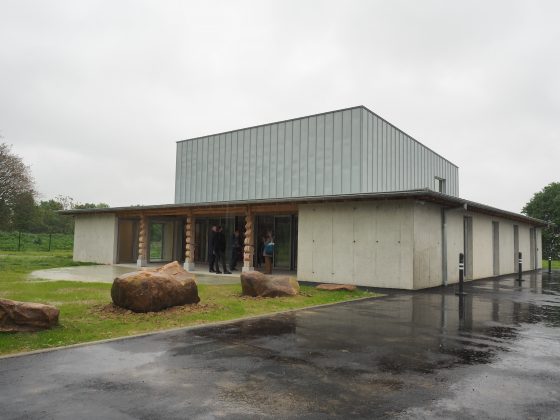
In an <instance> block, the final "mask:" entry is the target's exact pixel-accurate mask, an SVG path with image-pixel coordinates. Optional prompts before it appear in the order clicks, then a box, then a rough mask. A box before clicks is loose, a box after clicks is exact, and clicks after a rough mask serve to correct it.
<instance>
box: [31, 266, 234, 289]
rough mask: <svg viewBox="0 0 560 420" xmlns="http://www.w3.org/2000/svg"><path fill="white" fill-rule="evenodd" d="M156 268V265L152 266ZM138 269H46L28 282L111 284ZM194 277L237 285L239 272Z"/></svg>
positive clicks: (202, 273)
mask: <svg viewBox="0 0 560 420" xmlns="http://www.w3.org/2000/svg"><path fill="white" fill-rule="evenodd" d="M154 267H157V265H154ZM137 270H138V268H137V267H136V266H135V265H133V264H126V265H125V264H118V265H82V266H76V267H60V268H48V269H45V270H36V271H33V272H32V273H30V274H29V279H30V280H37V281H42V280H48V281H59V280H69V281H83V282H100V283H113V280H115V277H117V276H120V275H122V274H125V273H131V272H133V271H137ZM193 272H194V274H195V275H196V281H197V282H198V283H199V284H235V283H239V273H240V272H239V271H236V272H234V273H233V274H214V273H209V272H208V271H207V270H202V269H200V270H196V271H193Z"/></svg>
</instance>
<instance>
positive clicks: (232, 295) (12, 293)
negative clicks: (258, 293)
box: [0, 251, 377, 354]
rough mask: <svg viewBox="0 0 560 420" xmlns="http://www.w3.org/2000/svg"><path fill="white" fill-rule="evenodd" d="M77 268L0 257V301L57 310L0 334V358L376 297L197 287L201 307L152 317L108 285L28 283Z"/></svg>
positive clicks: (53, 260)
mask: <svg viewBox="0 0 560 420" xmlns="http://www.w3.org/2000/svg"><path fill="white" fill-rule="evenodd" d="M73 265H80V264H77V263H74V262H73V261H72V256H71V253H70V252H61V251H58V252H55V253H48V254H46V253H39V252H18V253H10V252H0V298H5V299H13V300H20V301H29V302H41V303H48V304H52V305H55V306H57V307H58V308H59V309H60V325H59V326H58V327H56V328H53V329H51V330H46V331H41V332H36V333H0V354H10V353H17V352H23V351H30V350H37V349H44V348H50V347H59V346H65V345H70V344H77V343H84V342H88V341H95V340H102V339H108V338H116V337H123V336H128V335H134V334H140V333H146V332H150V331H157V330H163V329H169V328H176V327H184V326H189V325H198V324H204V323H209V322H215V321H226V320H231V319H236V318H241V317H247V316H254V315H262V314H266V313H272V312H279V311H285V310H289V309H297V308H304V307H308V306H314V305H321V304H326V303H335V302H341V301H346V300H352V299H357V298H363V297H374V296H377V295H376V294H375V293H371V292H366V291H360V290H358V291H354V292H345V291H337V292H327V291H321V290H317V289H315V288H314V287H310V286H302V287H301V292H300V294H299V295H298V296H296V297H291V298H274V299H263V298H248V297H243V296H241V286H240V285H239V284H236V285H199V295H200V299H201V302H200V304H198V305H186V306H182V307H175V308H170V309H168V310H166V311H162V312H158V313H147V314H136V313H133V312H130V311H124V310H120V309H118V308H115V307H113V306H112V304H111V296H110V290H111V284H107V283H84V282H75V281H28V280H27V275H28V274H29V273H30V272H31V271H34V270H39V269H45V268H54V267H68V266H73Z"/></svg>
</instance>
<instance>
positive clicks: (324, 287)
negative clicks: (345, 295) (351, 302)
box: [316, 283, 356, 292]
mask: <svg viewBox="0 0 560 420" xmlns="http://www.w3.org/2000/svg"><path fill="white" fill-rule="evenodd" d="M316 289H319V290H348V291H349V292H353V291H354V290H356V286H354V285H353V284H331V283H323V284H320V285H318V286H317V287H316Z"/></svg>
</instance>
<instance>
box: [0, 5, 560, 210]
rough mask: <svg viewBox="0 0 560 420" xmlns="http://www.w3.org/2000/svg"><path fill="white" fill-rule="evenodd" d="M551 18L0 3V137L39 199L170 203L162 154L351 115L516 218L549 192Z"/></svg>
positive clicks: (508, 8)
mask: <svg viewBox="0 0 560 420" xmlns="http://www.w3.org/2000/svg"><path fill="white" fill-rule="evenodd" d="M559 22H560V2H558V1H532V0H527V1H488V0H486V1H450V0H441V1H415V0H410V1H395V0H390V1H389V0H386V1H355V0H354V1H318V0H317V1H311V0H309V1H302V0H299V1H285V0H281V1H280V0H278V1H250V2H247V1H211V2H201V1H198V2H187V1H155V0H154V1H136V0H134V1H132V0H131V1H116V0H113V1H95V2H94V1H83V0H81V1H48V2H47V1H39V0H36V1H26V0H13V1H12V0H0V134H1V135H2V136H3V139H2V141H4V142H7V143H9V144H12V145H13V150H14V152H16V153H17V154H19V155H20V156H22V157H23V158H24V160H25V161H26V162H27V163H28V164H30V165H31V169H32V173H33V175H34V177H35V179H36V184H37V189H38V190H39V192H40V194H41V198H42V199H49V198H52V197H54V196H56V195H59V194H61V195H69V196H71V197H73V198H74V199H75V200H77V201H80V202H101V201H102V202H107V203H108V204H110V205H112V206H120V205H131V204H163V203H172V202H173V199H174V195H173V194H174V173H175V141H177V140H181V139H185V138H190V137H195V136H200V135H205V134H212V133H216V132H221V131H224V130H229V129H236V128H242V127H246V126H250V125H255V124H262V123H268V122H273V121H276V120H283V119H287V118H294V117H299V116H304V115H308V114H314V113H318V112H324V111H329V110H334V109H339V108H345V107H349V106H354V105H360V104H362V105H365V106H367V107H368V108H370V109H371V110H373V111H374V112H376V113H377V114H379V115H380V116H382V117H383V118H385V119H387V120H388V121H390V122H392V123H393V124H395V125H396V126H397V127H399V128H401V129H403V130H404V131H406V132H407V133H408V134H410V135H412V136H413V137H415V138H416V139H417V140H419V141H420V142H422V143H424V144H425V145H426V146H428V147H430V148H432V149H433V150H435V151H436V152H438V153H440V154H441V155H443V156H444V157H446V158H447V159H449V160H451V161H452V162H453V163H455V164H456V165H458V166H459V174H460V195H461V197H463V198H467V199H470V200H474V201H478V202H482V203H485V204H489V205H493V206H496V207H499V208H503V209H506V210H511V211H516V212H519V211H520V210H521V208H522V207H523V205H524V204H525V203H526V202H527V201H528V200H529V199H530V198H531V196H532V194H533V193H534V192H536V191H538V190H540V189H542V188H543V187H544V186H545V185H547V184H548V183H550V182H552V181H559V169H558V165H557V163H556V162H558V159H559V158H560V23H559Z"/></svg>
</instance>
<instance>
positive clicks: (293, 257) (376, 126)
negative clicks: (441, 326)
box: [67, 106, 544, 289]
mask: <svg viewBox="0 0 560 420" xmlns="http://www.w3.org/2000/svg"><path fill="white" fill-rule="evenodd" d="M176 164H177V168H176V179H175V203H174V204H169V205H158V206H143V207H124V208H110V209H83V210H73V211H70V212H67V213H68V214H72V215H74V217H75V220H76V227H75V244H74V258H75V259H76V260H79V261H93V262H98V263H105V264H115V263H131V262H137V264H138V265H139V266H143V265H147V264H154V263H164V262H169V261H173V260H178V261H181V262H184V264H185V267H187V268H188V269H190V270H193V269H196V268H197V267H204V266H205V263H206V261H207V258H208V253H209V250H208V248H207V235H208V232H209V230H210V227H211V226H213V225H217V224H219V225H222V226H224V228H225V231H226V237H227V238H228V239H229V237H230V236H231V233H232V232H233V230H234V229H235V228H239V229H241V230H242V231H243V233H244V241H245V242H244V249H243V270H253V269H256V268H258V267H259V265H260V263H261V254H262V249H261V248H262V238H263V236H264V235H266V234H267V233H272V234H273V235H274V239H275V244H276V245H275V256H274V267H275V268H276V269H283V270H291V271H294V272H295V273H297V277H298V280H303V281H311V282H331V283H352V284H357V285H362V286H371V287H388V288H400V289H422V288H426V287H434V286H439V285H445V284H451V283H455V282H457V281H458V256H459V253H464V255H465V269H466V272H465V274H466V279H467V280H474V279H479V278H486V277H491V276H496V275H503V274H511V273H514V272H516V270H517V255H518V252H522V255H523V256H524V266H523V267H524V269H525V270H536V269H539V268H541V258H542V252H541V245H540V244H541V227H542V226H543V225H544V223H543V222H542V221H540V220H536V219H532V218H529V217H526V216H523V215H519V214H515V213H511V212H507V211H503V210H500V209H496V208H492V207H489V206H485V205H483V204H480V203H474V202H471V201H468V200H464V199H461V198H459V179H458V168H457V166H456V165H454V164H453V163H451V162H449V161H448V160H446V159H445V158H443V157H441V156H440V155H438V154H437V153H435V152H433V151H432V150H431V149H429V148H427V147H426V146H424V145H422V144H421V143H419V142H418V141H416V140H415V139H413V138H412V137H410V136H408V135H407V134H406V133H404V132H402V131H401V130H399V129H398V128H396V127H394V126H393V125H391V124H390V123H388V122H386V121H385V120H383V119H382V118H380V117H379V116H377V115H376V114H374V113H373V112H371V111H370V110H368V109H367V108H365V107H363V106H359V107H354V108H349V109H343V110H339V111H333V112H328V113H323V114H318V115H312V116H308V117H303V118H297V119H293V120H287V121H281V122H276V123H272V124H265V125H260V126H256V127H250V128H246V129H241V130H234V131H229V132H226V133H221V134H216V135H211V136H206V137H199V138H194V139H188V140H183V141H179V142H178V143H177V155H176ZM229 246H230V244H228V251H227V254H229Z"/></svg>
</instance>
